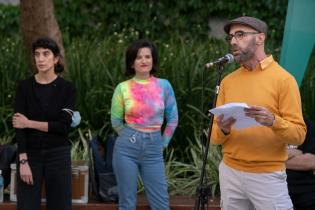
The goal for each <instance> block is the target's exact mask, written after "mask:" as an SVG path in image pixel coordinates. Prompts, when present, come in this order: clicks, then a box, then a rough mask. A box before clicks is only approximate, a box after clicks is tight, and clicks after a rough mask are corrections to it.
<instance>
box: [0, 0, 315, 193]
mask: <svg viewBox="0 0 315 210" xmlns="http://www.w3.org/2000/svg"><path fill="white" fill-rule="evenodd" d="M54 2H55V13H56V17H57V19H58V23H59V26H60V29H61V32H62V34H63V42H64V47H65V52H66V62H67V71H66V72H65V74H64V76H65V78H66V79H69V80H71V81H72V82H73V83H74V84H75V86H76V89H77V109H78V110H79V111H80V112H81V115H82V123H81V125H80V126H79V128H78V129H74V130H73V132H72V133H71V135H70V139H71V141H72V142H73V153H72V154H73V159H82V158H84V157H85V156H86V150H85V149H84V148H85V146H84V145H85V143H84V142H85V140H89V139H90V138H91V137H92V136H95V135H96V134H100V135H101V136H103V137H104V139H105V137H106V135H107V134H108V133H109V132H112V130H111V126H110V105H111V97H112V93H113V90H114V88H115V86H116V85H117V84H118V83H119V82H120V81H123V80H125V79H126V78H125V77H124V75H123V72H124V53H125V50H126V47H127V45H128V44H129V43H130V42H131V41H133V40H136V39H139V38H148V39H150V40H152V41H153V42H154V43H155V44H156V46H157V49H158V52H159V60H160V61H159V67H160V71H159V72H158V76H159V77H163V78H166V79H168V80H169V81H170V82H171V84H172V86H173V88H174V91H175V95H176V99H177V103H178V108H179V117H180V119H179V126H178V129H177V130H176V132H175V135H174V138H173V140H172V142H171V144H170V147H169V148H168V149H167V150H166V152H165V153H166V160H167V163H166V173H167V175H168V177H169V186H170V190H171V191H172V194H176V193H181V194H183V193H185V192H186V194H194V192H195V188H196V186H197V184H198V180H199V176H200V166H201V160H202V158H201V155H202V153H203V151H204V148H203V145H202V144H201V143H200V142H201V139H202V138H204V135H203V133H204V130H205V129H207V126H208V123H209V122H208V120H209V116H208V112H207V110H208V109H209V108H211V104H212V98H213V89H214V84H215V79H216V70H215V69H213V70H208V69H205V68H204V64H205V63H207V62H209V61H210V60H214V59H215V58H218V57H221V56H222V55H224V54H226V53H227V52H228V45H227V43H226V42H225V41H224V39H217V38H213V37H211V36H209V31H210V30H211V28H209V20H211V19H212V18H225V19H229V18H234V17H237V16H240V15H250V16H255V17H258V18H261V19H264V20H265V21H266V22H267V23H268V25H269V29H270V30H269V33H268V39H267V51H268V52H269V53H272V54H273V55H274V57H275V58H276V59H277V58H278V57H279V53H280V50H281V42H282V36H283V29H284V23H285V17H286V9H287V0H279V1H273V0H265V1H250V0H244V1H241V2H240V1H232V0H216V1H214V0H212V1H205V0H187V1H174V0H146V1H138V0H130V1H123V0H111V1H110V0H107V1H95V0H93V1H92V0H55V1H54ZM0 19H1V21H0V44H1V45H0V55H1V56H0V80H1V84H0V85H1V86H0V88H1V92H0V142H1V143H8V142H11V141H12V139H13V137H14V130H13V129H12V126H11V117H12V114H13V110H12V104H13V101H14V97H15V96H14V94H15V85H16V82H17V81H19V80H21V79H24V78H26V77H28V76H30V75H31V74H32V72H31V71H30V70H29V69H30V68H29V66H28V63H27V59H26V56H25V52H24V51H23V48H22V43H21V38H20V34H19V7H18V6H8V5H0ZM235 67H237V66H236V64H229V65H226V67H225V71H224V74H227V73H229V72H231V71H232V70H233V69H234V68H235ZM314 71H315V59H314V53H313V56H312V60H311V62H310V64H309V67H308V71H307V72H306V76H305V79H304V81H303V83H302V86H301V95H302V100H303V108H304V113H305V114H307V115H308V116H310V118H312V119H313V120H314V110H315V108H314V102H315V91H314V90H315V88H314V83H315V73H314ZM74 150H76V151H74ZM210 151H211V152H210V156H209V161H208V163H209V164H208V165H207V169H208V172H207V173H208V174H207V175H208V177H210V178H209V180H210V184H211V186H212V192H213V193H215V192H218V188H217V187H218V177H217V164H218V163H219V161H220V157H221V154H220V148H219V147H215V146H213V147H211V149H210ZM187 177H189V178H187ZM140 190H141V188H140Z"/></svg>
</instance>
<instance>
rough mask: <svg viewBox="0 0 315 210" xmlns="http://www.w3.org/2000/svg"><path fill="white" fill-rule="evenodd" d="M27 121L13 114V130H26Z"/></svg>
mask: <svg viewBox="0 0 315 210" xmlns="http://www.w3.org/2000/svg"><path fill="white" fill-rule="evenodd" d="M28 123H29V120H28V119H27V117H25V116H24V115H23V114H21V113H15V114H14V115H13V118H12V125H13V127H14V128H27V127H28Z"/></svg>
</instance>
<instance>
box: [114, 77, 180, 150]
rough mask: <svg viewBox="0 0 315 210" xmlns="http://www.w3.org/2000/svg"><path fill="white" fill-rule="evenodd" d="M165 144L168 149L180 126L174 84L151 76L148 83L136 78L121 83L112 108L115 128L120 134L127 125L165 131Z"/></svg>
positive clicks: (146, 130) (138, 128) (117, 88)
mask: <svg viewBox="0 0 315 210" xmlns="http://www.w3.org/2000/svg"><path fill="white" fill-rule="evenodd" d="M164 117H165V119H166V126H165V129H164V132H163V138H162V139H163V144H164V146H167V145H168V143H169V141H170V139H171V137H172V136H173V134H174V131H175V128H176V126H177V124H178V112H177V105H176V99H175V95H174V91H173V88H172V86H171V84H170V83H169V82H168V81H167V80H165V79H159V78H156V77H153V76H151V77H150V78H149V79H148V80H137V79H136V78H133V79H130V80H127V81H124V82H122V83H120V84H119V85H118V86H117V87H116V89H115V92H114V95H113V98H112V107H111V121H112V126H113V128H114V129H115V130H116V131H117V132H119V130H120V129H121V128H122V127H123V125H124V123H126V124H127V125H128V126H130V127H132V128H134V129H136V130H140V131H144V132H151V131H157V130H159V129H161V126H162V124H163V122H164Z"/></svg>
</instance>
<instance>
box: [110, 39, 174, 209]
mask: <svg viewBox="0 0 315 210" xmlns="http://www.w3.org/2000/svg"><path fill="white" fill-rule="evenodd" d="M125 61H126V75H130V76H132V78H131V79H129V80H126V81H124V82H122V83H120V84H118V86H117V87H116V89H115V92H114V95H113V98H112V107H111V122H112V126H113V128H114V129H115V130H116V131H117V133H118V134H119V136H118V138H117V141H116V144H115V148H114V154H113V167H114V172H115V176H116V179H117V183H118V191H119V210H127V209H128V210H131V209H136V196H137V179H138V174H140V176H141V178H142V181H143V184H144V188H145V191H146V196H147V199H148V201H149V204H150V207H151V209H152V210H158V209H163V210H168V209H169V199H168V193H167V182H166V177H165V172H164V159H163V148H164V147H167V145H168V144H169V142H170V139H171V137H172V136H173V133H174V131H175V128H176V126H177V124H178V112H177V105H176V99H175V95H174V91H173V88H172V86H171V84H170V83H169V81H167V80H165V79H160V78H157V77H155V76H154V74H155V73H156V72H157V62H158V58H157V51H156V48H155V46H154V45H153V44H152V43H151V42H149V41H147V40H139V41H135V42H133V43H132V44H131V45H130V46H129V47H128V49H127V52H126V60H125ZM163 123H165V129H163V132H162V131H161V127H162V124H163Z"/></svg>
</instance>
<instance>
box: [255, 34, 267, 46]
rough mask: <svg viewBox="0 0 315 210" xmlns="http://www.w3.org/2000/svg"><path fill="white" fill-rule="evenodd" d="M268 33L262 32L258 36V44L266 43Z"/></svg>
mask: <svg viewBox="0 0 315 210" xmlns="http://www.w3.org/2000/svg"><path fill="white" fill-rule="evenodd" d="M265 39H266V35H265V34H264V33H260V34H258V36H257V41H256V43H257V45H263V44H264V43H265Z"/></svg>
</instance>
